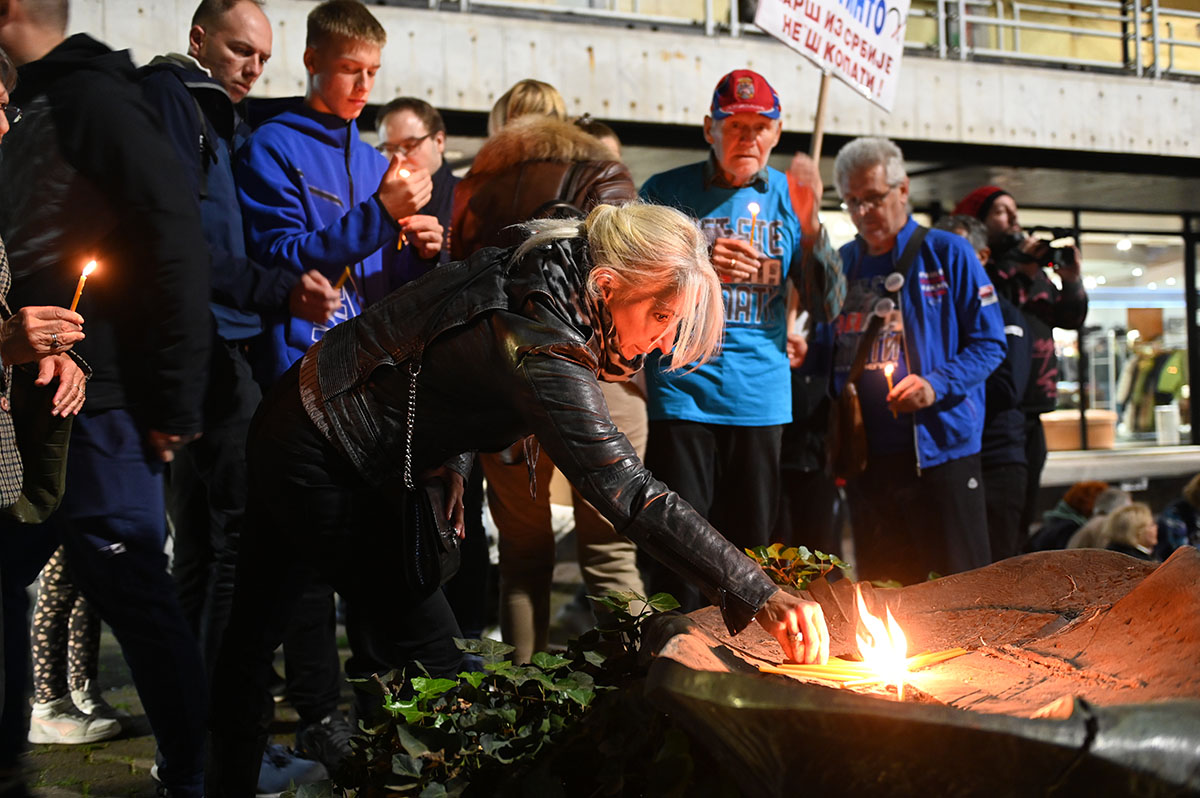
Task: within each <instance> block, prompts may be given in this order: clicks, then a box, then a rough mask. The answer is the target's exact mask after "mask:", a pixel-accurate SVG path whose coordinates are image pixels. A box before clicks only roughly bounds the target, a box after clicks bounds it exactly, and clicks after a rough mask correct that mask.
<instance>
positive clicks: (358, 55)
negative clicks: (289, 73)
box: [234, 0, 442, 384]
mask: <svg viewBox="0 0 1200 798" xmlns="http://www.w3.org/2000/svg"><path fill="white" fill-rule="evenodd" d="M386 40H387V35H386V33H385V32H384V29H383V26H382V25H380V24H379V22H378V21H377V20H376V19H375V17H373V16H372V15H371V12H370V11H368V10H367V8H366V6H364V5H363V4H362V3H360V2H357V0H329V1H328V2H325V3H322V4H320V5H319V6H317V7H316V8H315V9H313V11H312V12H311V13H310V14H309V16H308V37H307V39H306V49H305V51H304V65H305V67H306V69H307V70H308V76H309V78H308V91H307V93H306V94H305V96H304V101H303V103H302V104H298V105H296V106H294V107H291V108H289V109H288V110H285V111H283V112H282V113H279V114H277V115H276V116H273V117H271V118H270V119H268V120H266V121H265V122H263V123H262V124H261V125H260V126H259V127H258V128H257V129H256V130H255V132H254V134H253V135H252V136H251V137H250V140H249V141H248V142H247V143H246V146H245V147H243V148H242V150H241V152H240V153H239V155H238V162H237V165H236V167H235V170H234V175H235V177H236V179H237V188H238V198H239V201H240V203H241V206H242V215H243V218H244V220H245V225H246V249H247V253H248V254H249V255H250V257H251V258H253V259H255V260H256V261H258V262H259V263H261V264H263V265H264V266H266V267H267V268H269V269H271V268H273V269H281V270H284V271H287V272H293V273H299V272H300V271H304V270H307V269H315V270H317V271H319V272H321V273H322V274H323V275H324V276H325V277H326V279H328V280H329V282H331V283H333V285H334V286H335V287H337V288H339V289H340V290H341V304H340V307H339V308H338V310H337V311H336V312H334V314H333V317H332V318H331V319H330V321H329V322H327V323H324V324H314V323H313V322H311V321H308V320H306V319H303V318H299V317H297V316H294V315H282V314H279V315H276V316H274V317H273V318H269V319H268V330H267V334H268V338H269V340H268V342H267V345H266V346H265V347H264V348H265V349H266V352H265V353H264V357H263V358H262V360H261V361H260V363H259V364H258V365H259V379H260V381H262V382H264V383H266V384H270V383H273V382H274V381H275V380H276V379H277V378H278V377H279V375H281V374H282V373H283V372H284V371H285V370H287V368H288V367H289V366H291V365H292V363H294V362H296V361H297V360H299V359H300V358H301V356H303V355H304V353H305V351H307V350H308V347H310V346H312V344H313V343H315V342H316V341H318V340H320V338H321V336H322V335H323V334H324V332H325V330H327V329H329V327H331V326H332V325H333V324H336V323H338V322H340V321H345V320H346V319H348V318H351V317H353V316H357V315H358V314H359V312H360V311H361V309H362V307H363V306H364V305H367V304H370V303H371V302H375V301H378V300H379V299H382V298H383V297H384V296H385V295H386V294H387V293H388V284H387V275H386V274H385V272H384V268H383V263H384V258H385V257H394V253H395V252H397V250H398V246H399V245H400V235H401V232H402V231H403V232H404V233H405V234H406V236H407V238H408V240H409V241H410V242H411V244H412V246H416V247H418V248H420V249H421V250H422V251H423V252H424V253H425V255H426V257H428V256H429V255H431V254H433V253H436V252H437V251H438V250H440V249H441V244H442V240H441V239H442V231H441V227H440V226H438V225H435V226H433V228H432V229H429V228H427V227H420V228H419V229H418V225H419V221H418V222H411V220H410V218H409V217H412V216H414V215H416V214H417V211H418V209H420V208H422V207H424V205H425V204H426V203H428V202H429V198H430V196H431V194H432V182H431V180H430V176H429V173H428V172H427V171H426V170H424V169H421V168H419V167H417V166H416V165H415V164H411V163H409V162H407V161H405V160H404V159H403V158H401V157H400V156H399V155H395V156H393V157H392V159H391V162H390V163H389V162H388V160H387V159H386V158H384V157H383V156H382V155H380V154H379V153H378V152H376V151H375V148H373V147H372V146H370V145H369V144H367V143H366V142H364V141H362V140H361V139H360V138H359V135H358V125H357V123H356V121H355V120H357V119H358V116H359V114H361V113H362V110H363V108H365V107H366V104H367V98H368V96H369V95H370V92H371V87H372V86H373V85H374V83H375V73H376V72H377V71H378V70H379V63H380V50H381V48H382V47H383V45H384V43H385V42H386ZM427 218H430V217H422V219H427ZM343 277H345V279H343Z"/></svg>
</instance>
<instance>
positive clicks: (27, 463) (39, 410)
mask: <svg viewBox="0 0 1200 798" xmlns="http://www.w3.org/2000/svg"><path fill="white" fill-rule="evenodd" d="M12 375H13V376H12V388H11V391H10V393H9V403H10V405H9V406H10V408H11V414H12V421H13V432H14V433H15V435H16V440H17V450H18V451H19V452H20V453H21V463H22V465H23V473H22V482H21V495H20V497H18V499H17V500H16V501H15V502H13V504H11V505H10V506H8V507H5V508H4V509H3V510H0V514H3V515H4V516H5V517H7V518H11V519H12V520H14V521H18V522H20V523H22V524H40V523H42V522H43V521H45V520H46V519H47V518H49V517H50V514H51V513H53V512H54V511H55V510H57V509H58V505H59V504H60V503H62V498H63V492H64V491H65V490H66V485H67V448H68V446H69V445H70V443H71V422H72V421H73V419H74V417H73V416H67V417H66V418H63V417H62V416H55V415H51V413H50V411H51V410H52V409H53V408H54V392H55V390H57V388H58V384H57V382H52V383H51V384H50V385H36V384H34V380H35V379H36V376H35V375H34V374H33V373H31V372H29V371H27V370H25V369H23V368H14V369H13V370H12Z"/></svg>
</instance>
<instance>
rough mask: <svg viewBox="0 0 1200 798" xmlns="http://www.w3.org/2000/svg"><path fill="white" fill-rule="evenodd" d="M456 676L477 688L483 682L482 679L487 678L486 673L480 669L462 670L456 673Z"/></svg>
mask: <svg viewBox="0 0 1200 798" xmlns="http://www.w3.org/2000/svg"><path fill="white" fill-rule="evenodd" d="M458 678H460V679H462V680H463V681H464V682H466V683H467V684H469V685H471V686H472V687H474V688H475V689H476V690H478V689H479V685H481V684H483V680H484V679H486V678H487V674H486V673H481V672H480V671H463V672H462V673H460V674H458Z"/></svg>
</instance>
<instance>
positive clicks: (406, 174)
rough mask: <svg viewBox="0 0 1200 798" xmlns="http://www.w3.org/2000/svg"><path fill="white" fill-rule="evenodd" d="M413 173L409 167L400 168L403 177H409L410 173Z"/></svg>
mask: <svg viewBox="0 0 1200 798" xmlns="http://www.w3.org/2000/svg"><path fill="white" fill-rule="evenodd" d="M411 174H412V172H410V171H408V170H407V169H401V170H400V176H401V177H408V176H409V175H411Z"/></svg>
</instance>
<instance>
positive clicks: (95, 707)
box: [71, 680, 133, 724]
mask: <svg viewBox="0 0 1200 798" xmlns="http://www.w3.org/2000/svg"><path fill="white" fill-rule="evenodd" d="M71 701H72V702H73V703H74V704H75V707H76V708H77V709H78V710H79V711H80V712H82V713H83V714H85V715H91V716H92V717H94V718H108V719H109V720H115V721H116V722H117V723H120V724H124V723H125V722H126V721H128V720H131V719H132V717H133V716H132V715H130V714H129V713H128V712H126V711H125V710H123V709H117V708H116V707H114V706H113V705H112V704H110V703H108V702H107V701H105V700H104V694H103V692H101V690H100V688H99V687H96V686H95V685H93V684H92V682H91V680H88V681H86V682H84V684H83V689H82V690H72V691H71Z"/></svg>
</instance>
